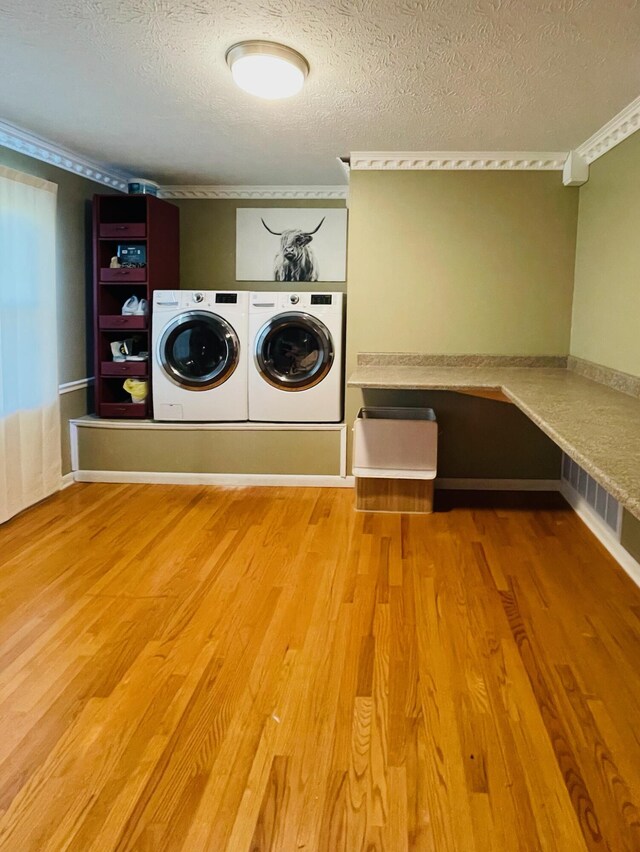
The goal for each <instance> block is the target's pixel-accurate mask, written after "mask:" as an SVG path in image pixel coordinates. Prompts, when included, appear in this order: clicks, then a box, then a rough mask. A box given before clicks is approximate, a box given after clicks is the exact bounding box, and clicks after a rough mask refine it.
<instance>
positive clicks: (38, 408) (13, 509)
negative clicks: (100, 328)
mask: <svg viewBox="0 0 640 852" xmlns="http://www.w3.org/2000/svg"><path fill="white" fill-rule="evenodd" d="M56 191H57V187H56V185H55V184H53V183H49V182H48V181H45V180H41V179H40V178H35V177H31V176H30V175H25V174H22V173H21V172H16V171H14V170H13V169H8V168H4V167H2V166H0V523H2V522H3V521H6V520H7V519H8V518H11V517H12V516H13V515H15V514H17V513H18V512H20V511H22V509H25V508H27V506H31V505H32V504H33V503H36V502H37V501H38V500H42V499H43V498H44V497H47V496H48V495H49V494H52V493H53V492H54V491H57V490H58V489H59V488H60V480H61V464H60V414H59V402H58V347H57V335H56V272H55V270H56V258H55V230H56V224H55V223H56Z"/></svg>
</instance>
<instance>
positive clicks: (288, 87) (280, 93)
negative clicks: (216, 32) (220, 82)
mask: <svg viewBox="0 0 640 852" xmlns="http://www.w3.org/2000/svg"><path fill="white" fill-rule="evenodd" d="M226 60H227V65H228V66H229V68H230V69H231V76H232V77H233V79H234V81H235V83H236V85H238V86H240V88H241V89H243V90H244V91H245V92H249V94H250V95H256V96H257V97H259V98H265V99H267V100H277V99H278V98H290V97H291V96H292V95H295V94H297V93H298V92H299V91H300V89H301V88H302V86H303V85H304V81H305V79H306V76H307V74H308V73H309V63H308V62H307V60H306V59H305V58H304V56H302V54H301V53H298V51H297V50H293V48H291V47H286V45H284V44H276V43H275V42H272V41H241V42H238V44H234V45H232V46H231V47H230V48H229V50H227V54H226Z"/></svg>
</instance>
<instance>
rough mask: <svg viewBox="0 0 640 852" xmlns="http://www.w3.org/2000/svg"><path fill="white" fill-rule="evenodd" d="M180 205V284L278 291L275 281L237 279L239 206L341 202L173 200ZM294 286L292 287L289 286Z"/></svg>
mask: <svg viewBox="0 0 640 852" xmlns="http://www.w3.org/2000/svg"><path fill="white" fill-rule="evenodd" d="M172 203H175V204H177V205H178V207H179V208H180V286H181V287H182V289H185V290H192V289H194V290H195V289H199V290H203V289H207V290H229V289H231V290H278V289H286V285H282V284H278V283H276V282H274V281H268V282H253V281H237V282H236V210H237V208H238V207H344V206H345V202H344V201H299V200H295V201H286V200H284V201H280V200H276V201H243V200H240V199H234V200H224V201H223V200H217V199H196V200H188V201H176V202H172ZM291 289H292V290H293V289H294V288H293V287H292V288H291ZM295 289H297V290H300V291H309V290H318V289H323V290H330V291H334V292H345V289H346V285H345V284H341V283H338V282H335V281H332V282H330V283H327V284H323V283H322V282H319V283H316V284H298V285H296V287H295Z"/></svg>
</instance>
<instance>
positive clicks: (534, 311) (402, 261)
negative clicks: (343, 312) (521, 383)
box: [348, 171, 578, 355]
mask: <svg viewBox="0 0 640 852" xmlns="http://www.w3.org/2000/svg"><path fill="white" fill-rule="evenodd" d="M577 201H578V194H577V190H575V189H567V188H565V187H563V185H562V181H561V180H560V175H559V174H558V173H557V172H471V171H468V172H446V171H438V172H354V173H353V174H352V178H351V193H350V202H349V207H350V233H349V271H348V277H349V311H350V321H349V351H350V352H351V353H353V352H355V351H368V350H376V351H385V352H389V351H394V350H395V351H405V352H430V353H445V354H451V353H484V354H499V355H566V354H567V353H568V351H569V334H570V326H571V296H572V289H573V271H574V256H575V233H576V217H577Z"/></svg>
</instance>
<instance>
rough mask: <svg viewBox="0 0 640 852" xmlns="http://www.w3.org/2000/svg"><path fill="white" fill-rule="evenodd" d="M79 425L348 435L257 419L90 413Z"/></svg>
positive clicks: (325, 427)
mask: <svg viewBox="0 0 640 852" xmlns="http://www.w3.org/2000/svg"><path fill="white" fill-rule="evenodd" d="M70 423H72V424H73V425H75V426H79V427H82V428H85V427H86V428H89V429H135V430H139V429H142V430H144V429H151V430H152V431H155V432H159V431H163V430H165V431H178V432H219V431H223V432H265V431H266V432H342V431H344V432H346V429H347V427H346V424H345V423H258V422H254V421H253V420H242V421H240V422H234V421H229V422H226V423H225V422H219V423H209V422H196V421H193V422H191V421H190V422H184V421H182V420H175V421H171V422H166V421H160V420H107V419H104V418H100V417H96V416H95V415H94V414H87V415H85V416H84V417H77V418H76V419H74V420H71V421H70Z"/></svg>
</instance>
